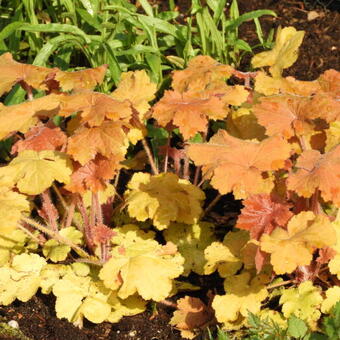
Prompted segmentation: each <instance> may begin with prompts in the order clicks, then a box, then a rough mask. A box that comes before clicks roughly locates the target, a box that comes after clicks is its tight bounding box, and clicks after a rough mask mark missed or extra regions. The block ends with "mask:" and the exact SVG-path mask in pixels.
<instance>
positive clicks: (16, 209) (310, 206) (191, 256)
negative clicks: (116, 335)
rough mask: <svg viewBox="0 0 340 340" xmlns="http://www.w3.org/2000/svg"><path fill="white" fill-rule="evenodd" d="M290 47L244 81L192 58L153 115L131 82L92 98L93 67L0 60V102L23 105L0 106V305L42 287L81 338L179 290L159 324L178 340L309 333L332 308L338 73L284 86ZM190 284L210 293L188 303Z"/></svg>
mask: <svg viewBox="0 0 340 340" xmlns="http://www.w3.org/2000/svg"><path fill="white" fill-rule="evenodd" d="M302 37H303V32H297V31H295V29H293V28H283V29H281V30H279V32H278V35H277V38H276V44H275V46H274V49H273V50H271V51H268V52H263V53H262V54H261V55H259V56H255V57H254V58H253V66H254V67H265V68H264V69H261V70H259V71H258V72H253V73H242V72H239V71H237V70H235V69H234V68H233V67H231V66H229V65H223V64H219V63H218V62H216V61H215V60H213V59H212V58H211V57H208V56H198V57H195V58H194V59H192V60H191V61H190V62H189V64H188V67H187V68H186V69H184V70H182V71H175V72H173V82H172V87H171V89H169V90H166V91H165V92H164V94H161V93H158V98H159V99H158V100H157V101H156V100H155V96H156V91H157V87H156V85H155V84H154V83H152V82H151V81H150V79H149V77H148V75H147V73H146V72H145V71H143V70H139V71H135V72H128V73H125V74H123V75H122V77H121V81H120V83H119V85H118V87H117V89H115V90H114V91H113V92H112V93H105V94H104V93H99V92H95V91H94V89H95V88H96V86H97V85H98V84H100V83H101V82H102V80H103V78H104V75H105V72H106V66H105V65H103V66H100V67H97V68H95V69H88V70H82V71H77V72H66V71H62V70H60V69H58V68H45V67H39V66H32V65H24V64H21V63H18V62H16V61H14V60H13V59H12V57H11V55H10V54H9V53H5V54H3V55H2V56H0V72H1V75H2V76H1V79H0V94H1V95H4V94H6V93H7V92H9V91H11V89H12V87H13V86H15V85H17V84H18V85H20V86H21V87H22V88H23V89H24V90H25V91H26V100H25V101H24V102H23V103H20V104H16V105H11V106H6V105H3V104H1V106H0V137H1V139H2V140H3V142H2V146H3V147H4V145H7V146H8V145H10V150H9V152H8V154H7V155H6V157H5V156H4V157H3V159H2V166H1V168H0V203H1V204H0V265H1V267H0V303H1V304H3V305H9V304H11V303H12V302H13V301H15V300H16V299H18V300H20V301H24V302H25V301H28V300H29V299H30V298H32V296H34V295H35V294H36V292H37V291H38V290H39V289H40V290H41V292H42V293H43V294H54V295H55V296H56V306H55V308H56V313H57V316H58V317H59V318H66V319H67V320H69V321H70V322H72V323H73V324H75V325H78V326H79V327H81V326H82V324H83V320H84V318H86V319H88V320H90V321H91V322H94V323H101V322H104V321H109V322H117V321H119V320H120V319H121V318H122V317H123V316H127V315H134V314H137V313H140V312H142V311H143V310H144V309H145V308H146V304H147V302H148V301H157V302H162V301H164V299H166V298H168V297H170V296H173V295H175V294H176V293H178V292H183V291H186V295H183V294H182V296H184V297H182V298H181V299H179V300H178V301H177V309H176V311H175V312H174V315H173V318H172V320H171V324H173V325H174V326H175V327H177V328H178V329H179V330H181V332H182V335H183V336H184V337H188V338H193V337H194V336H195V334H197V332H199V331H200V330H202V329H204V328H205V327H207V326H208V325H211V324H214V323H216V322H218V323H220V324H221V325H222V328H223V329H225V330H227V331H232V334H234V335H235V337H237V336H241V335H242V332H243V330H244V329H246V328H249V327H250V329H251V328H252V327H253V328H254V327H255V328H256V327H257V325H258V324H257V321H258V320H266V322H272V321H273V322H275V323H276V324H279V325H280V327H281V328H282V329H287V327H288V328H289V327H293V326H291V324H292V322H293V321H291V320H292V317H295V318H296V319H299V320H301V322H303V323H304V325H306V326H308V327H309V329H311V330H312V331H320V330H321V329H320V320H321V319H322V317H323V316H324V315H328V314H329V313H330V312H331V310H332V307H333V306H334V305H335V303H336V302H337V301H338V300H339V299H340V288H339V282H340V281H339V280H340V213H339V207H340V145H339V140H340V130H339V129H340V127H339V117H340V102H339V95H340V88H339V84H340V82H339V80H340V79H339V78H340V75H339V72H337V71H335V70H328V71H326V72H325V73H324V74H322V75H321V76H320V77H319V78H318V79H316V80H315V81H311V82H305V81H299V80H296V79H294V78H292V77H288V78H283V77H282V70H283V69H284V68H286V67H289V66H290V65H292V63H293V62H294V61H295V60H296V54H297V49H298V46H299V45H300V44H301V41H302ZM267 66H269V73H267V72H266V71H265V69H266V67H267ZM150 146H151V147H150ZM2 154H3V153H2ZM207 188H210V189H211V188H213V189H215V191H216V192H217V196H216V199H214V200H213V202H211V201H209V202H206V196H205V190H206V189H207ZM210 191H211V190H210ZM228 193H233V195H234V197H235V198H236V199H239V200H242V204H243V206H244V207H243V209H242V211H241V214H240V215H239V216H238V218H237V221H236V224H235V225H234V226H230V224H228V225H225V224H223V223H222V225H218V226H217V225H215V224H213V223H211V222H209V221H208V220H207V217H208V215H209V211H210V210H211V209H213V205H214V204H216V202H217V201H218V200H219V199H220V197H221V196H223V195H225V194H228ZM217 227H218V228H217ZM217 229H218V231H219V232H218V233H217ZM221 230H222V233H223V237H224V238H221ZM192 272H193V273H196V274H198V275H210V274H212V273H215V272H217V273H218V275H219V276H220V277H221V278H222V279H223V281H224V284H223V288H222V287H218V292H219V293H218V294H217V293H216V291H217V290H213V291H209V293H208V295H207V296H206V297H205V296H203V293H202V294H201V297H200V298H198V297H197V293H196V294H195V295H194V296H192V294H191V293H190V290H192V289H200V287H197V286H196V287H194V286H193V285H191V284H190V277H191V276H190V273H192ZM216 288H217V287H216ZM222 289H224V292H222ZM250 312H251V313H252V314H251V315H252V318H251V319H248V314H249V313H250ZM256 320H257V321H256ZM287 320H290V321H289V322H287ZM297 322H298V321H297Z"/></svg>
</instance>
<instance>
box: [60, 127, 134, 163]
mask: <svg viewBox="0 0 340 340" xmlns="http://www.w3.org/2000/svg"><path fill="white" fill-rule="evenodd" d="M125 139H126V136H125V134H124V132H123V129H122V124H121V123H120V122H110V121H106V122H104V123H103V124H102V125H101V126H97V127H92V128H88V127H80V128H79V129H77V130H76V131H75V133H74V135H73V136H72V137H70V138H69V140H68V146H67V153H68V154H69V155H71V156H72V157H73V158H74V160H76V161H78V162H79V163H80V164H81V165H85V164H86V163H87V162H88V161H90V160H91V159H94V158H95V156H96V155H97V154H101V155H102V156H105V157H107V158H114V159H115V160H116V161H117V162H120V161H122V160H123V159H124V155H125V152H126V149H127V143H126V141H125Z"/></svg>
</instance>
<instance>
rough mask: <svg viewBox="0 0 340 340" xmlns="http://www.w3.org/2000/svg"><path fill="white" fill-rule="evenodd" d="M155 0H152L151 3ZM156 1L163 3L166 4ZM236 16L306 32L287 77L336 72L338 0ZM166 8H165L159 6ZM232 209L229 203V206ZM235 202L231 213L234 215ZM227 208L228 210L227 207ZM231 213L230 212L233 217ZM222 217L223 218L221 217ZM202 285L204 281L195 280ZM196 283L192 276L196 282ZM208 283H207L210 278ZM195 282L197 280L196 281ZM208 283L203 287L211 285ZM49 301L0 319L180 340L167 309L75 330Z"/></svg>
mask: <svg viewBox="0 0 340 340" xmlns="http://www.w3.org/2000/svg"><path fill="white" fill-rule="evenodd" d="M154 2H155V1H154ZM156 2H158V3H161V4H163V6H164V4H165V3H168V2H167V1H165V0H164V1H158V0H156ZM176 3H177V5H178V6H179V8H180V10H181V11H182V12H183V16H185V15H186V13H187V11H188V10H189V8H190V1H188V0H179V1H176ZM238 3H239V7H240V12H241V13H244V12H247V11H251V10H255V9H262V8H266V9H272V10H274V11H275V12H276V13H277V15H278V17H277V18H272V17H269V16H268V17H265V18H262V19H261V23H262V28H263V30H264V31H265V32H268V31H269V30H270V29H271V28H277V27H278V26H279V25H282V26H294V27H296V28H297V29H299V30H305V31H306V35H305V39H304V41H303V44H302V46H301V48H300V57H299V59H298V61H297V62H296V63H295V64H294V65H293V66H292V67H291V68H289V69H288V70H287V71H285V72H286V74H285V75H291V76H294V77H295V78H298V79H303V80H312V79H315V78H317V77H318V76H319V75H320V74H321V73H322V72H324V71H325V70H327V69H330V68H335V69H339V61H340V58H339V49H340V46H339V36H340V14H339V12H338V11H337V9H338V8H337V5H338V4H339V1H338V0H334V1H333V2H331V1H323V3H325V4H327V3H329V4H330V7H329V9H325V8H323V7H320V6H319V7H318V6H315V5H317V4H318V3H322V1H321V0H318V1H317V0H313V1H312V0H310V1H307V0H305V1H298V0H277V1H275V0H239V1H238ZM163 9H165V8H163ZM310 10H315V11H317V13H318V14H319V16H318V17H317V18H315V19H314V20H311V21H308V20H307V16H308V12H309V11H310ZM240 35H241V38H243V39H245V40H247V41H248V43H249V44H250V45H251V46H254V45H256V44H258V39H257V36H256V33H255V29H254V24H253V23H251V22H249V23H246V24H244V25H243V26H242V27H241V29H240ZM249 61H250V57H249V58H245V59H244V60H243V62H242V65H241V67H242V69H243V70H247V69H248V68H249ZM230 205H231V206H233V205H235V204H234V203H233V202H230V204H229V206H230ZM236 206H237V204H236V205H235V207H234V208H235V211H234V212H235V213H237V207H236ZM228 210H230V209H228ZM232 214H233V212H231V211H229V215H230V216H232ZM221 215H222V216H221ZM223 215H224V216H225V215H226V214H225V213H224V212H222V213H221V211H218V210H216V211H215V212H213V213H212V214H211V216H212V217H213V218H215V219H216V220H218V217H219V216H220V218H221V219H223V218H225V217H227V216H225V217H224V216H223ZM198 279H199V281H201V282H200V283H201V284H202V285H203V286H205V287H206V286H207V285H206V284H205V283H206V282H204V280H206V279H205V278H202V277H201V278H198ZM196 280H197V278H196ZM210 280H211V279H210ZM196 283H197V282H196ZM210 285H211V283H209V284H208V286H210ZM54 302H55V299H54V297H53V296H52V295H51V296H45V295H40V294H38V295H37V296H36V297H34V298H33V299H31V300H30V301H29V302H27V303H21V302H15V303H13V304H12V305H11V306H8V307H6V306H0V321H4V322H8V321H9V320H16V321H17V322H18V323H19V327H20V330H21V331H22V332H23V333H24V334H25V335H26V336H27V337H29V338H30V339H32V340H102V339H103V340H104V339H117V340H124V339H130V340H179V339H182V338H181V336H180V335H179V332H178V331H176V330H174V329H173V328H172V327H171V326H169V324H168V322H169V319H170V318H171V315H172V309H171V308H168V307H164V306H162V305H158V306H157V311H158V313H157V314H154V315H153V314H152V312H151V311H146V312H144V313H142V314H140V315H137V316H133V317H125V318H124V319H123V320H122V321H120V322H119V323H117V324H109V323H102V324H100V325H94V324H91V323H89V322H85V324H84V327H83V329H81V330H80V329H78V328H76V327H74V326H73V325H71V324H70V323H69V322H67V321H65V320H59V319H58V318H56V316H55V311H54ZM6 339H7V340H17V339H18V338H17V337H5V336H1V335H0V340H6Z"/></svg>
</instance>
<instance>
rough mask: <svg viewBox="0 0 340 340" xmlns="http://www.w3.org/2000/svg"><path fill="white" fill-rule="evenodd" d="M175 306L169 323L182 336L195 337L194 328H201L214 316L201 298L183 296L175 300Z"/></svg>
mask: <svg viewBox="0 0 340 340" xmlns="http://www.w3.org/2000/svg"><path fill="white" fill-rule="evenodd" d="M177 308H178V310H176V311H175V312H174V315H173V317H172V318H171V320H170V325H173V326H175V327H176V328H177V329H179V330H180V331H181V335H182V336H183V337H184V338H187V339H192V338H194V337H195V330H198V329H202V328H203V327H204V326H205V325H207V324H208V323H209V322H210V321H212V320H213V318H214V313H213V311H212V310H211V308H209V307H208V306H207V305H206V304H204V303H203V302H202V301H201V299H199V298H195V297H191V296H185V297H184V298H181V299H179V300H178V301H177Z"/></svg>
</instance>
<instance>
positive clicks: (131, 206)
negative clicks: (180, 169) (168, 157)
mask: <svg viewBox="0 0 340 340" xmlns="http://www.w3.org/2000/svg"><path fill="white" fill-rule="evenodd" d="M128 188H129V190H128V191H127V192H126V194H125V197H126V203H127V206H128V212H129V215H130V216H131V217H134V218H136V219H137V220H138V221H146V220H147V219H148V218H150V219H152V220H153V224H154V226H155V227H156V228H158V229H160V230H162V229H165V228H167V227H168V226H169V225H170V223H171V222H182V223H187V224H193V223H196V222H197V221H198V218H199V216H200V214H201V212H202V208H201V202H202V201H203V200H204V193H203V191H201V190H200V189H199V188H197V187H196V186H194V185H192V184H191V183H190V182H188V181H186V180H183V179H179V178H178V176H177V175H175V174H173V173H163V174H160V175H156V176H151V175H150V174H147V173H141V172H138V173H135V174H134V175H133V176H132V179H131V180H130V182H129V184H128Z"/></svg>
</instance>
